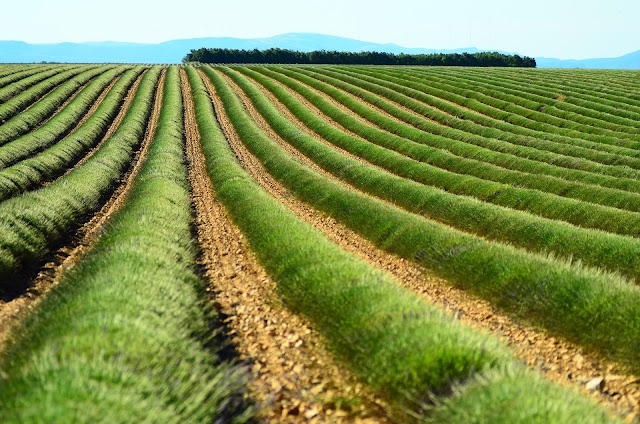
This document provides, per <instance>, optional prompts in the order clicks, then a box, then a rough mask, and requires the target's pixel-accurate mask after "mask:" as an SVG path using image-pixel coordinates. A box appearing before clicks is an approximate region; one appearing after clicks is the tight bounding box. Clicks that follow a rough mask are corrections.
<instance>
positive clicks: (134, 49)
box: [0, 33, 478, 63]
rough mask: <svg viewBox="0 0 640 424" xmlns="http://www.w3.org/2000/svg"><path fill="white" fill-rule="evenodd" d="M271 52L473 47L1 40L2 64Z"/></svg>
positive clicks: (290, 40)
mask: <svg viewBox="0 0 640 424" xmlns="http://www.w3.org/2000/svg"><path fill="white" fill-rule="evenodd" d="M201 47H219V48H228V49H260V50H263V49H268V48H272V47H279V48H282V49H291V50H298V51H313V50H337V51H355V52H360V51H378V52H389V53H415V54H418V53H438V52H442V53H463V52H467V53H474V52H477V51H478V49H476V48H474V47H470V48H461V49H455V50H437V49H419V48H407V47H402V46H399V45H397V44H377V43H369V42H366V41H359V40H353V39H350V38H343V37H335V36H331V35H322V34H309V33H291V34H282V35H276V36H274V37H268V38H252V39H242V38H231V37H216V38H191V39H187V40H172V41H166V42H164V43H159V44H140V43H120V42H109V41H107V42H97V43H59V44H28V43H24V42H22V41H0V62H3V63H11V62H43V61H44V62H86V63H104V62H113V63H121V62H122V63H180V61H181V60H182V58H183V57H184V55H186V54H187V53H189V51H190V50H191V49H198V48H201Z"/></svg>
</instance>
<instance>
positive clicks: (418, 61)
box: [182, 48, 536, 68]
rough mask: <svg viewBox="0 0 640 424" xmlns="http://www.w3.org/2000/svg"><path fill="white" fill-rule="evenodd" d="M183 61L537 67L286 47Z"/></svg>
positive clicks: (203, 51)
mask: <svg viewBox="0 0 640 424" xmlns="http://www.w3.org/2000/svg"><path fill="white" fill-rule="evenodd" d="M182 61H183V62H184V63H188V62H200V63H243V64H246V63H257V64H309V65H310V64H317V65H414V66H415V65H425V66H502V67H521V68H535V67H536V60H535V59H534V58H532V57H527V56H524V57H521V56H519V55H507V54H502V53H498V52H480V53H433V54H404V53H401V54H394V53H383V52H357V53H355V52H338V51H328V50H316V51H312V52H300V51H295V50H287V49H275V48H274V49H267V50H258V49H254V50H239V49H220V48H200V49H192V50H191V52H189V53H188V54H187V55H186V56H185V57H184V58H183V59H182Z"/></svg>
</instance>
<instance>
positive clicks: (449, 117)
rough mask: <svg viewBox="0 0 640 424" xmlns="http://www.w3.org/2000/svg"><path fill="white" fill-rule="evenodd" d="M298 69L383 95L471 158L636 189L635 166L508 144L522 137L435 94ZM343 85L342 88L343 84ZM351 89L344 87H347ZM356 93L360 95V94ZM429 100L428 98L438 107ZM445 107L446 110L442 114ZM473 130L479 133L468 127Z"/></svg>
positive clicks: (323, 70)
mask: <svg viewBox="0 0 640 424" xmlns="http://www.w3.org/2000/svg"><path fill="white" fill-rule="evenodd" d="M300 71H301V72H304V73H305V74H309V75H310V76H312V77H313V78H315V79H319V78H320V79H323V80H324V79H326V78H331V79H332V80H333V79H336V80H338V81H344V82H345V83H346V84H348V85H347V86H346V87H348V86H349V85H351V86H354V87H357V88H360V89H364V90H366V91H369V92H370V93H372V94H373V95H376V96H380V97H381V98H382V99H380V100H379V101H377V102H376V104H377V105H378V106H380V107H381V108H383V109H384V110H385V111H387V112H388V113H390V114H392V115H394V116H396V115H397V116H396V117H397V118H398V119H400V120H403V121H404V120H407V121H408V122H407V123H410V124H411V125H412V126H417V128H419V129H421V130H422V131H424V132H426V133H427V135H425V136H423V138H426V137H427V136H428V135H429V134H437V135H443V136H444V137H445V138H447V139H448V140H449V145H443V147H442V148H443V149H446V150H450V151H451V152H452V153H455V154H456V155H459V156H465V157H470V158H475V157H476V156H480V157H482V160H483V161H486V162H488V163H492V164H495V165H498V166H500V167H503V168H509V169H514V170H521V171H524V172H535V173H540V174H545V175H551V176H557V177H559V178H566V179H570V180H574V181H581V182H585V183H588V184H596V185H601V186H605V187H611V188H619V189H623V190H625V189H628V190H630V191H640V184H639V183H638V179H637V177H638V171H637V170H632V169H620V168H619V167H610V166H607V165H602V164H598V163H595V162H592V161H588V160H584V159H582V160H579V159H577V158H574V157H567V156H563V155H557V154H553V153H549V152H544V151H541V150H536V149H530V148H526V147H525V148H522V146H514V145H511V144H510V143H508V141H509V140H510V139H511V138H513V137H515V138H522V137H524V136H521V135H517V134H510V133H508V132H505V131H502V130H498V129H495V128H492V127H483V126H481V125H477V124H474V123H472V122H470V121H469V120H468V119H464V118H465V116H464V114H465V113H470V112H469V111H466V110H465V111H464V112H461V116H460V117H458V116H457V115H456V113H457V112H456V111H455V109H456V108H458V107H457V106H454V105H452V104H451V103H447V102H445V101H443V100H441V99H438V98H436V97H434V96H430V95H426V94H424V93H422V92H419V91H417V90H413V89H407V88H406V87H403V86H400V85H398V84H395V83H386V82H384V81H383V80H377V79H376V78H373V77H369V76H367V75H358V74H353V75H351V74H349V75H346V74H342V73H338V72H335V71H330V70H328V69H326V68H315V69H312V70H311V69H307V68H305V69H300ZM378 83H379V84H378ZM331 84H332V83H331ZM346 87H342V88H343V89H345V88H346ZM352 90H353V89H349V91H350V92H351V91H352ZM356 95H357V96H359V94H356ZM384 99H389V100H390V101H392V102H396V103H398V104H399V105H401V106H404V107H406V108H407V109H409V110H412V111H413V112H416V113H417V114H419V115H420V116H423V117H426V118H428V119H422V118H418V119H416V118H417V117H416V116H415V115H414V113H412V112H406V111H403V113H402V114H398V113H397V107H396V108H389V107H388V105H389V102H387V101H384ZM378 103H379V104H378ZM429 103H433V104H435V105H437V107H434V106H432V105H430V104H429ZM445 111H446V112H448V113H445ZM431 121H433V122H431ZM498 125H499V124H498ZM476 130H477V131H478V132H479V134H473V133H472V132H471V131H476ZM550 136H553V134H550ZM503 139H504V141H502V140H503ZM419 140H420V139H418V141H419ZM427 140H428V138H427ZM461 143H462V144H461ZM472 152H473V153H472ZM472 154H473V155H472ZM609 174H612V175H609Z"/></svg>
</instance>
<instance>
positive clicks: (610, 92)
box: [456, 71, 640, 119]
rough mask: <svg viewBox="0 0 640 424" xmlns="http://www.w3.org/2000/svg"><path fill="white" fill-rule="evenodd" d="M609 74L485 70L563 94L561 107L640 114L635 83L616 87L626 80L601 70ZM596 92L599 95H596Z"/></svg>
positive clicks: (495, 77) (524, 86)
mask: <svg viewBox="0 0 640 424" xmlns="http://www.w3.org/2000/svg"><path fill="white" fill-rule="evenodd" d="M601 72H602V75H603V76H606V78H607V81H600V82H599V83H597V84H592V83H589V82H588V81H585V80H584V79H583V78H582V73H580V72H576V73H574V75H573V76H572V77H571V78H568V77H563V76H562V74H558V75H557V78H554V77H553V76H552V75H542V74H541V75H535V76H534V75H507V74H502V73H498V72H490V73H487V74H486V77H487V81H491V82H495V83H496V84H500V83H502V82H508V83H511V84H513V85H515V86H518V87H519V89H520V90H522V91H524V92H527V93H532V94H535V95H538V96H543V97H549V98H552V99H557V98H558V97H560V96H563V97H564V100H563V102H562V104H560V105H558V107H562V108H565V104H566V105H567V106H568V105H575V106H580V107H583V108H588V109H592V110H595V111H602V112H605V113H608V114H610V115H613V116H620V117H623V118H629V119H634V116H637V115H638V114H640V101H638V100H633V99H632V98H630V95H632V91H633V90H634V88H633V86H632V85H630V84H625V85H623V87H622V88H615V87H614V86H613V83H615V82H616V81H619V82H622V83H624V81H622V79H620V78H618V77H616V76H615V75H612V74H611V73H609V72H607V71H601ZM456 75H459V76H460V77H467V76H468V77H469V78H473V79H474V80H480V78H478V77H480V76H481V75H480V74H474V73H473V72H469V73H468V74H465V75H462V74H457V73H456ZM594 93H597V95H594Z"/></svg>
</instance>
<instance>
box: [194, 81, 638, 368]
mask: <svg viewBox="0 0 640 424" xmlns="http://www.w3.org/2000/svg"><path fill="white" fill-rule="evenodd" d="M220 69H224V68H220ZM205 72H208V74H209V75H210V76H212V77H215V76H216V73H215V71H214V70H213V69H210V68H205ZM218 78H219V77H218ZM223 88H224V87H223ZM227 91H229V89H228V88H227V90H225V91H224V92H227ZM220 95H221V96H223V97H224V98H225V99H227V100H226V101H227V102H232V100H230V99H228V98H231V99H235V97H233V96H231V94H227V95H223V94H222V93H220ZM233 104H236V100H233ZM241 109H242V106H241V105H239V104H238V105H237V106H234V112H233V113H230V115H231V116H232V118H234V117H235V116H236V115H240V116H245V115H244V112H242V111H241ZM234 119H239V118H234ZM242 122H245V125H243V126H238V127H236V130H237V131H238V133H239V134H240V136H241V137H242V139H243V141H244V142H245V144H246V145H247V147H248V148H249V150H251V152H252V153H253V154H255V155H256V157H258V158H259V160H260V161H261V162H262V164H263V165H264V166H265V167H266V169H267V170H268V171H269V172H270V173H271V174H272V175H273V176H274V177H275V178H276V179H277V180H279V181H280V182H281V183H282V184H284V185H285V186H286V187H287V188H288V189H289V190H291V191H292V192H293V193H294V194H295V195H296V196H298V197H300V198H301V199H303V200H304V201H306V202H308V203H309V204H311V205H312V206H314V207H315V208H317V209H319V210H320V211H322V212H324V213H327V214H329V215H331V216H332V217H334V218H335V219H336V220H337V221H339V222H342V223H343V224H344V225H346V226H348V227H349V228H351V229H352V230H354V231H356V232H358V233H359V234H361V235H362V236H363V237H365V238H367V239H369V240H371V241H372V242H373V243H375V244H376V245H377V246H379V247H380V248H382V249H384V250H387V251H389V252H390V253H393V254H396V255H398V256H400V257H402V258H406V259H408V260H412V261H416V262H417V263H418V264H421V265H422V266H424V267H425V268H427V269H429V270H431V271H432V272H433V273H435V274H436V275H439V276H440V277H442V278H444V279H446V280H447V281H449V282H450V283H451V284H454V285H457V286H459V287H461V288H464V289H466V290H469V291H471V292H474V293H476V294H478V295H480V296H481V297H483V298H486V299H487V300H489V301H490V302H491V303H492V304H494V305H495V306H496V307H499V308H502V309H504V310H506V311H510V313H512V314H514V315H518V316H520V317H522V318H523V319H525V320H527V321H530V322H532V323H535V324H536V325H540V326H543V327H546V328H548V329H549V330H550V331H551V332H552V333H555V334H556V335H560V336H563V337H565V338H567V339H569V340H571V341H573V342H575V343H577V344H580V345H583V346H584V347H586V348H587V350H592V351H598V352H599V353H600V354H602V355H604V356H606V357H609V358H611V359H616V360H620V361H621V362H623V363H625V364H628V365H629V366H630V367H632V368H637V367H638V364H639V363H640V362H638V359H640V351H638V349H637V341H638V340H639V338H640V288H639V287H637V286H635V285H633V284H630V283H629V282H628V281H626V280H623V279H621V278H618V277H616V276H614V275H611V274H607V273H603V272H602V271H600V270H596V269H593V268H586V267H583V266H581V265H580V264H579V263H572V264H569V263H568V262H567V261H564V260H559V259H554V258H552V257H549V256H548V255H538V254H534V253H530V252H526V251H524V250H521V249H517V248H514V247H512V246H509V245H505V244H502V243H496V242H490V241H487V240H485V239H483V238H480V237H478V236H475V235H472V234H468V233H465V232H461V231H458V230H455V229H453V228H451V227H449V226H446V225H443V224H440V223H437V222H434V221H432V220H428V219H425V218H424V217H421V216H418V215H415V214H412V213H409V212H406V211H404V210H401V209H398V208H397V207H394V206H391V205H389V204H387V203H385V202H382V201H380V200H377V199H374V198H372V197H370V196H367V195H364V194H361V193H358V192H356V191H354V190H353V189H351V188H348V187H345V186H344V185H342V184H339V183H336V182H333V181H331V180H329V179H327V178H325V177H322V176H320V175H319V174H317V173H315V172H314V171H312V170H310V169H309V168H307V167H306V166H305V165H303V164H301V163H299V162H298V161H296V160H295V159H294V158H292V157H291V156H289V155H288V154H287V153H286V152H285V151H284V150H283V149H282V148H281V147H279V146H278V145H277V144H276V143H275V142H274V141H272V140H270V139H269V138H268V137H267V136H266V135H265V134H264V133H262V132H261V131H259V130H258V129H257V127H256V126H255V125H254V124H250V121H249V118H242ZM301 137H302V135H301ZM345 172H348V170H347V169H345ZM361 172H362V173H363V175H362V178H368V179H369V182H368V186H369V187H374V186H376V185H379V184H381V181H380V179H379V178H378V175H377V174H376V173H374V172H372V171H371V170H364V169H363V170H362V171H361ZM363 186H364V184H363ZM256 210H257V211H259V209H256Z"/></svg>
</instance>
